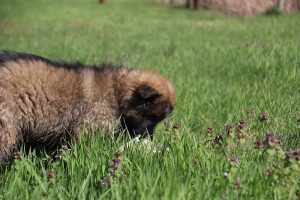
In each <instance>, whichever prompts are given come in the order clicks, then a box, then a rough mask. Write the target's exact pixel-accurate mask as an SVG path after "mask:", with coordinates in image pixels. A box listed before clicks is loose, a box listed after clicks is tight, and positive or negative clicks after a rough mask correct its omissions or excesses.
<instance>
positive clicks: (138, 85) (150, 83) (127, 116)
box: [121, 70, 175, 136]
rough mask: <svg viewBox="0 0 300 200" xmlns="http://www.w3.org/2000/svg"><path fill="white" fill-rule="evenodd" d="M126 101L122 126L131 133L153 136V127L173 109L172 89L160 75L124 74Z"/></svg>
mask: <svg viewBox="0 0 300 200" xmlns="http://www.w3.org/2000/svg"><path fill="white" fill-rule="evenodd" d="M127 81H128V82H127V84H126V86H125V87H126V94H125V99H126V100H125V101H124V102H123V105H122V109H121V116H122V118H121V122H122V127H123V128H126V129H127V130H128V131H129V132H130V134H131V136H137V135H145V134H147V133H148V134H149V135H150V136H152V135H153V133H154V129H155V126H156V125H157V124H158V123H159V122H160V121H162V120H163V119H165V118H166V117H167V116H168V115H169V114H170V113H171V112H172V110H173V107H174V104H175V90H174V88H173V86H172V84H171V83H170V82H169V81H168V80H166V79H165V78H164V77H162V76H161V75H159V74H157V73H154V72H151V71H145V70H133V71H130V72H129V73H128V75H127Z"/></svg>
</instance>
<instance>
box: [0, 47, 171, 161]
mask: <svg viewBox="0 0 300 200" xmlns="http://www.w3.org/2000/svg"><path fill="white" fill-rule="evenodd" d="M174 103H175V91H174V88H173V86H172V84H171V83H170V82H169V81H168V80H166V79H165V78H164V77H162V76H161V75H159V74H157V73H154V72H151V71H148V70H130V69H126V68H123V67H113V66H109V65H102V66H84V65H82V64H80V63H66V62H54V61H51V60H49V59H46V58H43V57H40V56H36V55H33V54H25V53H16V52H7V51H4V52H1V53H0V161H1V162H2V163H6V162H7V161H8V159H9V156H10V154H11V152H12V150H13V148H14V147H15V146H16V145H18V144H20V143H21V142H23V143H25V144H27V145H29V146H32V145H33V146H42V147H45V148H46V149H53V148H57V146H58V145H61V143H62V141H63V140H65V139H67V140H69V139H76V138H78V136H79V134H80V130H81V129H82V128H83V127H84V126H85V124H86V123H87V124H89V125H91V126H92V127H94V128H102V129H104V130H109V129H110V128H111V127H112V125H113V123H115V122H116V121H118V120H119V122H120V123H119V127H121V128H122V129H127V130H128V132H129V133H130V134H131V135H132V136H135V135H143V134H145V133H147V132H148V133H149V134H150V135H153V132H154V128H155V126H156V124H157V123H158V122H160V121H162V120H163V119H164V118H166V117H167V116H168V115H169V114H170V113H171V111H172V109H173V107H174Z"/></svg>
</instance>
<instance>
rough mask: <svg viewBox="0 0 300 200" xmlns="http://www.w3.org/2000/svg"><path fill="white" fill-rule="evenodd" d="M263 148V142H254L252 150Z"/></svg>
mask: <svg viewBox="0 0 300 200" xmlns="http://www.w3.org/2000/svg"><path fill="white" fill-rule="evenodd" d="M264 146H265V144H264V141H262V140H256V141H255V143H254V148H255V149H260V148H263V147H264Z"/></svg>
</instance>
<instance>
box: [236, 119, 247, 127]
mask: <svg viewBox="0 0 300 200" xmlns="http://www.w3.org/2000/svg"><path fill="white" fill-rule="evenodd" d="M237 126H238V128H239V129H243V128H245V126H246V122H245V121H244V120H242V119H241V120H239V121H238V122H237Z"/></svg>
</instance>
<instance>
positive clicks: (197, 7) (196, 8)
mask: <svg viewBox="0 0 300 200" xmlns="http://www.w3.org/2000/svg"><path fill="white" fill-rule="evenodd" d="M193 3H194V10H199V8H200V0H194V2H193Z"/></svg>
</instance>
